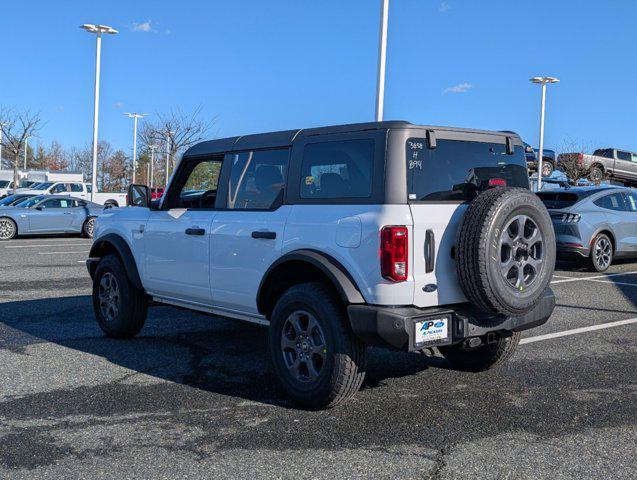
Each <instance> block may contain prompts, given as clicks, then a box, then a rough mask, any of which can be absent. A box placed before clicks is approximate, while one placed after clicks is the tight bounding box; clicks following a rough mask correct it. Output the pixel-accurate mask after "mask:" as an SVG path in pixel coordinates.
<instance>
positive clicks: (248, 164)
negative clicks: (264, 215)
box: [224, 149, 290, 210]
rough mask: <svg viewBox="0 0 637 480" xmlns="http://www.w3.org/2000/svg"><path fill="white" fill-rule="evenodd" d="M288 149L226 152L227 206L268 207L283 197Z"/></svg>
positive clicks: (236, 207) (244, 207)
mask: <svg viewBox="0 0 637 480" xmlns="http://www.w3.org/2000/svg"><path fill="white" fill-rule="evenodd" d="M289 156H290V155H289V150H288V149H276V150H255V151H252V152H241V153H229V154H227V155H226V156H225V160H224V161H225V162H229V163H230V164H231V170H230V180H229V185H228V202H227V208H230V209H258V210H269V209H270V208H273V207H274V206H276V204H277V203H280V202H281V201H282V200H283V190H284V188H285V179H286V176H287V169H288V158H289Z"/></svg>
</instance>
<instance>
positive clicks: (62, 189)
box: [51, 183, 66, 194]
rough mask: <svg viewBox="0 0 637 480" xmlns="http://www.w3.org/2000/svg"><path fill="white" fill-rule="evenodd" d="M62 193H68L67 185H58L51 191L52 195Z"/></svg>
mask: <svg viewBox="0 0 637 480" xmlns="http://www.w3.org/2000/svg"><path fill="white" fill-rule="evenodd" d="M61 192H66V185H64V184H63V183H56V184H55V185H54V186H53V188H52V189H51V193H53V194H56V193H61Z"/></svg>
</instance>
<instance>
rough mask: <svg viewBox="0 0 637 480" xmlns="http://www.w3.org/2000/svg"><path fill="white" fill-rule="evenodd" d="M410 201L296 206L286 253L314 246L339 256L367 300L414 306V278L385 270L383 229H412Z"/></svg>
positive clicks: (286, 234) (291, 220)
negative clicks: (389, 276)
mask: <svg viewBox="0 0 637 480" xmlns="http://www.w3.org/2000/svg"><path fill="white" fill-rule="evenodd" d="M412 224H413V222H412V217H411V212H410V210H409V206H408V205H342V204H341V205H294V206H293V207H292V211H291V213H290V216H289V217H288V220H287V224H286V227H285V234H284V239H285V240H284V242H283V252H282V254H286V253H289V252H291V251H294V250H299V249H312V250H316V251H320V252H323V253H326V254H328V255H330V256H331V257H333V258H334V259H336V260H337V261H338V262H339V263H340V264H341V265H343V267H344V268H345V269H346V270H347V272H348V273H349V274H350V275H351V277H352V278H353V279H354V281H355V283H356V285H357V287H358V289H359V290H360V292H361V294H362V295H363V298H364V299H365V301H366V302H367V303H370V304H376V305H411V304H412V302H413V289H414V282H413V277H411V272H410V278H409V279H408V280H407V281H405V282H399V283H395V282H390V281H388V280H385V279H384V278H382V277H381V273H380V255H379V252H380V250H379V249H380V230H381V228H382V227H383V226H385V225H405V226H407V227H408V229H409V230H410V237H411V229H412Z"/></svg>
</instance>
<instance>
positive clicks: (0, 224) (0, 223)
mask: <svg viewBox="0 0 637 480" xmlns="http://www.w3.org/2000/svg"><path fill="white" fill-rule="evenodd" d="M17 234H18V227H17V225H16V224H15V222H14V221H13V220H11V219H10V218H7V217H3V218H0V241H2V240H11V239H12V238H14V237H15V236H16V235H17Z"/></svg>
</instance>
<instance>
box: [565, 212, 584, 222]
mask: <svg viewBox="0 0 637 480" xmlns="http://www.w3.org/2000/svg"><path fill="white" fill-rule="evenodd" d="M580 218H581V217H580V215H579V214H578V213H565V214H563V215H562V222H564V223H577V222H579V219H580Z"/></svg>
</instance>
